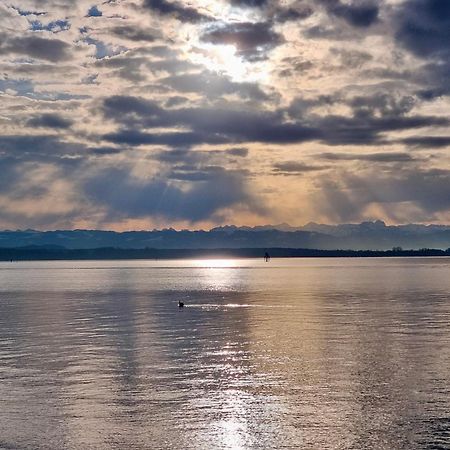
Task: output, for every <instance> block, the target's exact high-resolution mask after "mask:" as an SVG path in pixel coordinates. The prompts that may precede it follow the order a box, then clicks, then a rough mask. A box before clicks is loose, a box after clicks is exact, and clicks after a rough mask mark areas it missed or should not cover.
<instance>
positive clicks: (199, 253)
mask: <svg viewBox="0 0 450 450" xmlns="http://www.w3.org/2000/svg"><path fill="white" fill-rule="evenodd" d="M265 252H268V253H269V254H270V256H271V257H272V258H321V257H322V258H341V257H349V258H370V257H399V256H422V257H423V256H449V257H450V249H447V250H439V249H421V250H402V249H393V250H386V251H382V250H380V251H378V250H314V249H304V248H297V249H294V248H263V249H262V248H240V249H229V248H227V249H178V250H177V249H153V248H144V249H123V248H107V247H105V248H92V249H66V248H44V247H21V248H0V261H11V260H12V261H50V260H107V259H116V260H120V259H195V258H197V259H203V258H261V259H262V258H263V257H264V254H265Z"/></svg>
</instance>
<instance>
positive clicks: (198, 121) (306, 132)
mask: <svg viewBox="0 0 450 450" xmlns="http://www.w3.org/2000/svg"><path fill="white" fill-rule="evenodd" d="M381 104H382V105H384V103H381ZM377 105H378V104H377ZM102 109H103V114H104V115H105V117H107V118H109V119H112V120H114V121H115V122H117V123H119V124H122V125H126V129H124V130H121V131H119V132H116V133H109V134H107V135H105V136H104V138H105V139H106V140H108V141H109V142H115V143H120V144H129V145H144V144H146V145H156V144H164V145H175V146H176V145H186V146H188V145H195V144H200V143H201V140H202V139H204V141H203V142H204V143H227V142H228V143H240V142H265V143H277V144H288V143H301V142H308V141H322V142H324V143H327V144H330V145H348V144H360V145H373V144H374V143H381V142H383V141H382V140H381V137H380V135H381V134H382V133H386V132H389V131H398V130H407V129H414V128H420V127H428V126H445V125H448V124H449V120H448V119H447V118H442V117H433V116H419V115H416V116H401V115H400V116H396V115H393V114H391V113H390V112H391V109H389V108H388V109H387V111H388V113H389V115H387V116H376V115H374V114H368V113H364V114H356V115H355V116H354V117H345V116H337V115H328V116H324V117H315V116H311V117H309V118H308V117H307V118H303V117H300V118H299V119H297V120H291V121H286V120H285V113H286V112H285V111H283V110H280V111H274V112H269V111H264V112H263V111H259V112H258V111H255V110H248V111H247V110H244V109H243V110H237V109H221V108H177V109H172V110H164V109H163V108H161V107H160V106H159V105H157V104H156V103H154V102H152V101H149V100H143V99H139V98H136V97H126V96H115V97H110V98H108V99H105V100H104V103H103V106H102ZM293 119H294V117H293ZM162 126H166V127H184V128H186V127H187V128H189V129H190V131H188V132H175V133H173V132H171V133H157V134H154V133H143V132H141V131H137V130H140V129H142V128H154V127H162Z"/></svg>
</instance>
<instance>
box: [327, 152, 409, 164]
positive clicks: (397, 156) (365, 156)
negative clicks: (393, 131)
mask: <svg viewBox="0 0 450 450" xmlns="http://www.w3.org/2000/svg"><path fill="white" fill-rule="evenodd" d="M319 156H320V157H321V158H323V159H327V160H331V161H373V162H380V163H390V162H402V163H406V162H414V161H417V159H416V158H413V157H412V156H411V155H410V154H409V153H405V152H378V153H330V152H326V153H322V154H320V155H319Z"/></svg>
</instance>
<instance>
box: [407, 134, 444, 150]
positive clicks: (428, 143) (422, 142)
mask: <svg viewBox="0 0 450 450" xmlns="http://www.w3.org/2000/svg"><path fill="white" fill-rule="evenodd" d="M401 142H402V143H403V144H405V145H407V146H412V147H419V148H446V147H450V136H414V137H409V138H405V139H402V140H401Z"/></svg>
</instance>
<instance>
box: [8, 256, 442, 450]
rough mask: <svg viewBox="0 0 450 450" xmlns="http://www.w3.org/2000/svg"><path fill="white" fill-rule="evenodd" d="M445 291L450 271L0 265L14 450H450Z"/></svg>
mask: <svg viewBox="0 0 450 450" xmlns="http://www.w3.org/2000/svg"><path fill="white" fill-rule="evenodd" d="M449 292H450V259H446V258H429V259H422V258H412V259H407V258H395V259H394V258H392V259H295V260H289V259H286V260H276V259H272V260H271V261H270V262H269V263H265V262H264V261H263V260H262V259H261V260H229V259H212V260H191V261H90V262H76V261H71V262H27V263H26V262H20V263H1V264H0V399H1V408H0V448H14V449H15V448H30V449H31V448H32V449H37V448H45V449H47V448H51V449H62V448H70V449H87V448H89V449H91V448H92V449H110V448H117V449H124V448H130V449H131V448H152V449H153V448H156V449H165V448H167V449H173V448H180V449H181V448H182V449H190V448H192V449H250V448H258V449H260V448H263V449H269V448H302V449H305V448H308V449H309V448H310V449H327V448H329V449H375V448H376V449H415V448H417V449H419V448H420V449H421V448H450V325H449V324H450V298H449ZM179 301H183V302H184V304H185V307H184V308H179V307H178V302H179Z"/></svg>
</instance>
